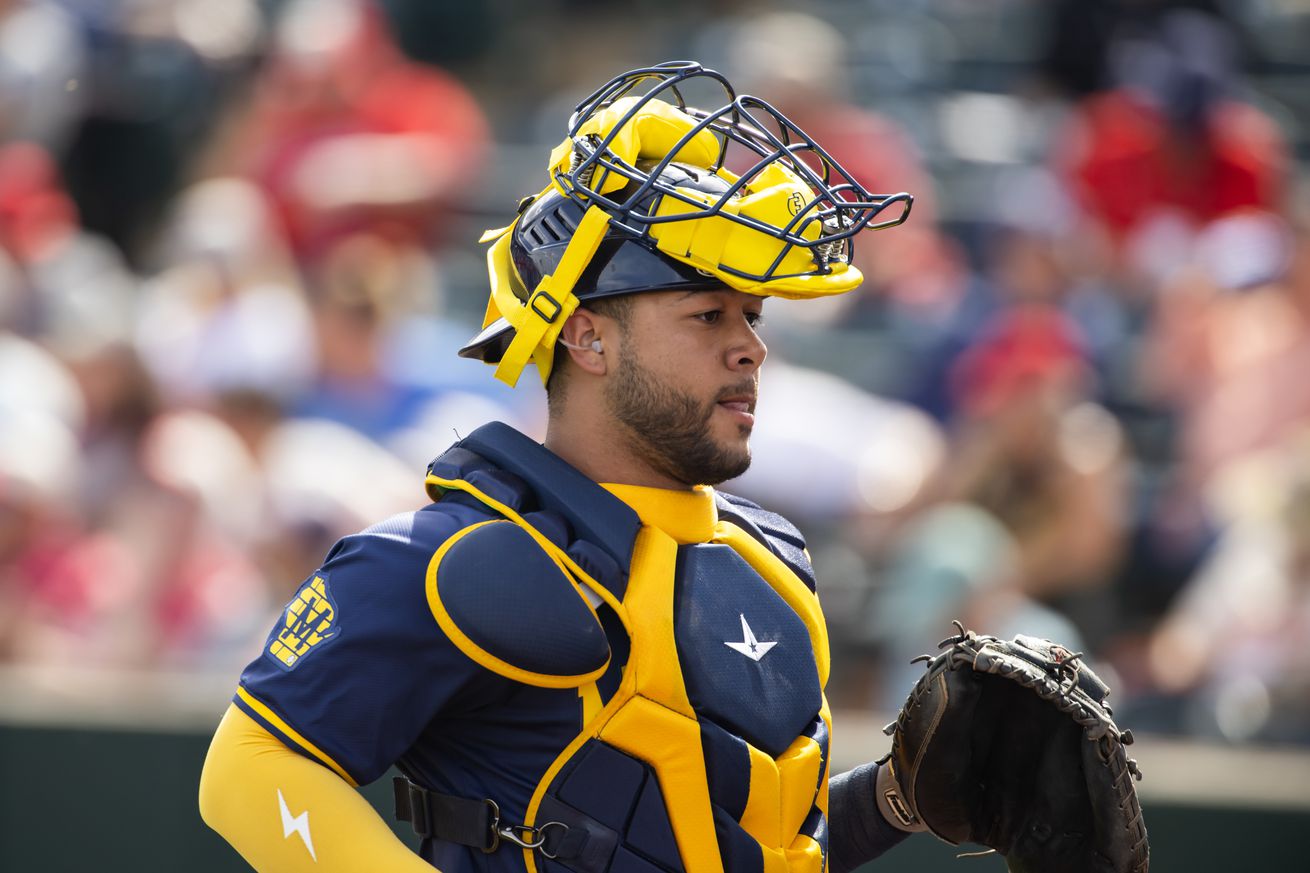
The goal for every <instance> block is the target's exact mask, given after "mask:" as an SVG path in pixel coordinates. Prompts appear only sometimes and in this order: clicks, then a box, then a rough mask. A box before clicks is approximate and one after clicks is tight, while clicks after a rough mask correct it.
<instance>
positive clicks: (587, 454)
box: [545, 398, 689, 491]
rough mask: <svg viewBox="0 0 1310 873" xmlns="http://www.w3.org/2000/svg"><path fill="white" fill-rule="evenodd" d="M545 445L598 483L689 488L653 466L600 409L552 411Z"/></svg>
mask: <svg viewBox="0 0 1310 873" xmlns="http://www.w3.org/2000/svg"><path fill="white" fill-rule="evenodd" d="M570 400H572V398H570ZM545 446H546V448H548V449H550V450H551V451H552V452H554V453H555V454H557V455H559V456H560V457H561V458H563V459H564V460H565V461H568V462H569V463H570V464H572V465H573V466H574V467H576V468H577V469H578V470H580V471H582V473H584V474H585V475H586V476H587V477H588V478H590V479H592V480H594V481H596V482H609V483H613V484H616V485H642V486H645V487H647V488H667V489H671V490H677V491H687V490H689V486H687V485H684V484H683V483H681V482H678V481H675V480H674V479H671V478H669V477H668V476H667V475H665V474H663V473H661V472H659V471H658V470H656V469H655V468H654V467H652V466H651V465H650V464H649V463H648V462H647V461H646V459H645V458H644V457H643V456H642V455H641V454H640V452H639V451H637V449H636V447H635V446H634V445H633V444H632V442H631V440H630V438H629V437H628V435H627V433H626V431H625V430H624V428H623V426H622V425H621V424H619V423H618V422H616V421H614V420H613V419H611V418H610V417H609V416H608V415H605V414H604V413H603V412H601V411H600V410H594V411H590V410H586V409H583V408H577V407H573V408H566V409H565V410H561V411H560V412H559V413H558V414H552V415H551V416H550V421H549V423H548V424H547V425H546V442H545Z"/></svg>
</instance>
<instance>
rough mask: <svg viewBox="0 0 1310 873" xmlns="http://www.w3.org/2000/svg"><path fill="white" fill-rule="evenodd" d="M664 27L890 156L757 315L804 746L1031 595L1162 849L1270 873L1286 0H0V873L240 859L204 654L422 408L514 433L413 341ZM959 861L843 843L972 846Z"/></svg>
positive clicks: (1307, 720)
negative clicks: (841, 225)
mask: <svg viewBox="0 0 1310 873" xmlns="http://www.w3.org/2000/svg"><path fill="white" fill-rule="evenodd" d="M673 58H695V59H697V60H700V61H702V62H703V63H705V64H707V65H709V66H713V67H715V68H717V69H720V70H722V71H724V72H726V73H728V74H729V76H730V78H731V79H732V81H733V82H734V83H735V84H737V85H738V87H739V88H740V89H742V90H744V91H748V92H752V93H759V94H761V95H762V96H765V97H766V98H768V99H770V100H772V101H774V102H775V103H776V104H777V105H779V107H780V108H782V109H783V111H784V112H786V113H787V114H788V115H790V116H791V117H792V118H793V119H794V120H795V121H797V122H798V123H799V124H800V125H801V126H802V127H804V128H805V129H807V130H808V131H809V132H811V133H812V134H814V135H815V136H816V138H817V139H818V140H819V141H820V142H821V143H823V144H825V145H827V146H828V147H829V148H830V149H831V150H832V151H833V152H834V153H835V155H836V156H837V157H838V159H839V160H841V161H842V162H843V163H845V164H846V166H847V167H848V168H850V169H851V170H853V171H854V173H855V174H856V176H857V177H858V178H860V179H861V180H862V181H863V182H865V184H867V185H869V186H870V187H872V188H873V189H874V190H880V191H884V192H887V193H891V192H894V191H899V190H909V191H911V192H913V193H914V194H915V195H916V197H917V201H916V206H915V209H914V215H913V217H912V218H911V221H910V222H909V224H908V225H906V226H905V227H903V228H900V229H897V230H894V231H891V232H888V233H886V234H881V235H876V236H873V237H871V238H867V239H865V240H864V241H863V242H862V244H861V246H860V248H859V251H858V258H859V263H860V265H861V266H862V268H863V269H864V270H865V272H866V275H868V276H869V277H870V279H869V282H868V283H867V284H866V286H865V287H864V288H863V289H862V290H861V291H859V292H856V293H855V294H852V295H848V296H847V297H845V298H843V299H840V300H836V301H831V302H826V303H809V304H801V305H799V306H794V305H787V304H785V303H784V302H782V301H772V302H771V303H770V305H769V306H768V307H767V309H768V312H767V316H768V317H767V325H766V328H765V330H766V339H767V341H768V342H769V344H770V352H771V354H770V363H769V367H768V369H767V371H766V376H765V380H764V386H763V395H762V398H761V405H760V423H759V426H758V429H757V438H756V464H755V466H754V467H753V468H752V470H751V471H750V472H749V473H748V474H747V475H746V476H745V477H743V479H742V480H740V481H739V482H737V483H734V486H733V487H732V489H731V490H736V491H738V492H740V493H743V494H744V495H746V496H750V497H753V498H756V499H758V500H760V501H761V502H764V503H765V504H766V505H769V506H770V507H773V508H776V509H778V510H779V511H781V512H783V513H785V514H787V515H789V516H791V517H792V518H793V519H795V520H796V521H797V522H798V523H799V524H800V526H801V527H802V529H804V530H806V532H807V534H808V535H809V537H810V542H811V551H812V553H813V556H814V562H815V564H816V566H817V568H818V571H819V575H820V583H821V594H822V596H823V597H824V600H825V603H826V609H827V612H828V616H829V619H830V621H831V623H832V632H833V644H834V649H835V650H836V651H835V655H836V663H837V667H836V669H835V670H834V674H833V684H832V687H831V697H832V700H833V703H834V707H835V709H837V711H838V716H837V738H836V754H837V756H838V759H839V763H845V764H850V763H854V762H857V761H861V760H866V759H868V758H871V757H876V756H878V755H880V754H881V753H882V752H883V751H884V750H885V749H886V740H885V738H884V737H883V736H882V735H881V733H879V732H878V730H877V727H878V726H879V725H881V724H882V723H883V721H885V720H886V719H887V718H889V717H890V714H891V713H893V712H894V711H895V709H896V708H897V706H898V705H899V701H900V699H901V698H902V696H903V695H904V693H905V691H906V690H907V689H908V686H909V684H910V682H911V681H912V679H913V676H914V675H915V674H914V670H913V669H912V668H910V667H909V666H908V663H907V662H908V660H909V658H910V657H912V656H914V655H917V654H919V653H920V652H921V651H923V650H924V649H926V648H930V647H931V646H932V644H933V643H934V642H935V641H936V640H937V639H939V638H940V637H942V636H944V635H945V632H946V631H947V630H948V629H949V628H948V623H949V619H951V618H954V617H959V618H962V619H964V620H965V622H966V624H968V625H970V626H972V627H975V628H977V629H980V630H985V631H988V632H991V633H996V634H998V635H1003V636H1008V635H1011V634H1013V633H1015V632H1019V631H1023V632H1028V633H1036V634H1039V635H1045V636H1050V637H1052V638H1055V639H1059V640H1062V641H1064V642H1066V643H1069V644H1070V645H1072V646H1075V647H1078V648H1080V649H1083V650H1085V651H1087V652H1089V653H1090V654H1091V655H1092V656H1093V657H1094V658H1095V662H1096V663H1097V665H1098V667H1099V668H1100V669H1101V670H1102V672H1103V675H1108V677H1109V678H1110V679H1111V684H1112V685H1113V686H1114V687H1115V700H1116V713H1117V714H1118V715H1119V716H1120V717H1121V718H1120V721H1121V723H1122V724H1125V725H1127V726H1131V727H1132V728H1133V729H1134V732H1135V733H1137V734H1138V735H1139V736H1140V737H1141V740H1140V742H1139V745H1138V746H1137V747H1135V749H1140V751H1139V752H1138V758H1139V759H1140V760H1141V763H1142V766H1143V769H1144V770H1145V771H1146V775H1147V778H1146V781H1145V782H1144V783H1143V785H1142V791H1143V797H1144V801H1145V803H1144V805H1145V807H1146V811H1147V823H1148V827H1150V828H1151V830H1152V836H1153V844H1154V853H1153V854H1154V856H1155V858H1154V860H1155V861H1156V869H1157V871H1181V870H1190V871H1209V870H1216V871H1218V870H1225V871H1226V870H1244V869H1255V868H1257V867H1262V866H1266V865H1274V864H1278V865H1279V867H1278V869H1289V870H1290V869H1306V862H1305V860H1304V852H1303V851H1302V850H1301V847H1300V843H1299V840H1298V835H1299V834H1301V833H1304V832H1305V829H1306V827H1307V826H1310V186H1308V185H1307V179H1308V176H1307V167H1308V162H1310V2H1307V0H1193V2H1183V0H1175V2H1169V0H864V2H837V0H822V2H808V3H800V2H795V3H790V4H788V3H775V4H764V3H757V2H746V0H736V2H734V0H701V2H695V3H693V2H688V0H661V2H654V0H647V2H634V3H628V4H615V3H604V2H599V0H538V2H535V3H516V2H511V0H490V2H484V3H467V2H447V0H385V2H383V0H376V2H374V0H221V2H218V0H0V870H4V871H11V870H12V871H19V870H28V869H43V870H51V871H64V870H70V871H71V870H74V869H78V870H80V869H87V868H90V867H93V868H94V869H97V870H103V871H119V870H166V871H171V870H183V869H185V870H188V871H209V870H213V871H220V870H223V871H235V870H241V869H245V868H244V866H243V864H242V863H241V862H240V859H239V858H238V857H237V856H236V855H235V853H233V852H232V851H231V850H230V849H229V848H227V847H226V845H225V844H223V843H222V842H221V841H220V840H218V838H217V837H215V836H214V835H212V834H210V833H208V832H207V831H206V830H204V829H203V826H202V825H201V823H200V821H199V818H198V815H197V813H196V812H195V800H194V797H195V784H196V780H197V778H198V773H199V766H200V761H201V759H202V758H203V755H204V750H205V746H206V743H207V739H208V735H209V732H210V731H211V730H212V728H213V726H214V725H215V723H216V721H217V718H218V716H219V714H220V713H221V711H222V710H223V708H224V707H225V704H226V701H227V699H228V697H229V695H230V694H231V691H232V688H233V685H234V682H235V680H236V677H237V675H238V673H239V671H240V669H241V667H242V665H243V664H244V663H245V662H246V661H248V660H249V659H250V658H251V657H252V656H254V655H255V654H256V653H257V652H258V650H259V645H260V642H261V641H262V639H263V636H264V634H265V633H266V631H267V629H268V627H270V626H271V622H272V621H273V620H274V617H275V616H276V614H277V612H278V609H279V607H280V605H281V604H282V603H283V601H284V600H285V598H286V597H287V596H288V595H289V594H290V592H291V591H293V590H294V589H295V587H296V586H297V585H298V584H299V583H300V581H301V580H302V579H303V578H304V577H305V575H306V574H307V573H308V572H310V571H311V570H312V569H313V567H314V566H315V565H316V564H317V562H318V560H319V558H320V556H321V555H322V554H323V553H324V552H325V551H326V549H327V548H328V547H329V546H330V545H331V543H332V542H333V541H334V540H335V539H336V538H337V537H338V536H341V535H343V534H345V533H349V532H352V531H354V530H357V529H358V528H360V527H362V526H364V525H367V524H369V523H371V522H372V521H375V520H377V519H379V518H382V517H385V516H386V515H388V514H390V513H391V512H393V511H399V510H403V509H406V508H412V507H413V506H414V505H416V503H417V502H419V501H421V500H422V499H423V497H422V472H423V468H424V466H425V465H426V463H427V461H428V460H429V459H430V458H431V457H432V456H433V455H435V454H436V453H437V452H439V451H440V450H441V449H442V448H444V447H445V446H446V445H447V444H449V442H451V441H452V440H453V439H454V436H455V434H456V433H465V432H467V431H468V430H470V429H472V428H473V427H475V426H476V425H477V424H479V423H481V422H483V421H486V420H489V419H492V418H500V419H503V420H507V421H509V422H511V423H513V424H515V425H517V426H519V427H520V428H522V429H524V430H526V431H527V432H529V433H534V434H538V435H540V434H541V433H542V432H543V430H544V403H543V402H542V399H541V397H540V396H539V392H537V391H534V390H533V389H532V388H531V387H528V386H526V385H525V388H524V389H523V390H521V391H518V392H511V391H509V390H506V389H502V388H501V387H500V386H498V384H496V383H494V382H493V381H492V379H491V378H490V373H489V371H485V370H483V369H482V367H481V365H478V364H474V363H472V362H468V361H462V360H459V359H457V358H456V357H455V356H454V350H455V349H456V348H457V346H458V345H459V344H460V342H461V341H462V340H463V339H465V338H466V337H467V336H469V335H471V333H472V332H473V331H474V329H475V328H476V326H477V325H478V324H480V319H481V315H482V307H483V305H484V302H485V293H486V290H485V288H486V285H485V273H484V268H483V257H482V252H481V251H480V250H479V247H478V246H477V245H476V239H477V236H478V234H479V233H480V232H481V231H482V230H483V229H485V228H488V227H496V226H500V225H502V224H504V223H505V222H506V221H507V217H508V216H510V215H512V210H513V207H514V205H515V203H516V202H517V201H518V199H519V198H520V197H521V196H523V195H525V194H529V193H532V192H535V191H536V190H538V189H539V188H540V187H541V185H542V184H543V183H544V182H543V180H544V168H545V162H546V155H547V153H548V150H549V148H550V147H551V146H553V145H554V144H555V143H556V142H558V141H559V139H560V138H561V137H562V136H563V133H564V124H565V119H566V117H567V114H568V112H569V110H570V109H571V108H572V105H573V104H574V102H576V101H577V100H578V99H580V98H581V97H582V96H585V94H586V93H588V92H589V91H590V90H591V89H592V88H594V87H596V86H597V85H599V84H600V83H601V82H602V81H604V80H606V79H608V78H609V77H610V76H612V75H615V74H617V73H619V72H622V71H623V70H626V69H629V68H631V67H634V66H638V65H640V64H646V63H652V62H657V61H661V60H667V59H673ZM529 381H530V380H529ZM380 788H381V791H379V786H375V787H374V788H373V789H370V796H371V797H374V798H379V799H380V798H384V797H385V791H386V787H385V786H380ZM920 843H922V844H923V845H920ZM952 854H953V853H952V851H951V850H950V849H949V847H945V846H939V845H936V844H932V843H931V841H927V840H913V841H910V843H907V844H905V845H904V846H902V847H899V848H898V849H896V850H894V851H893V852H892V853H891V854H889V855H888V856H886V858H885V859H884V860H883V861H882V862H880V864H879V865H877V869H897V868H898V866H899V868H901V869H916V870H922V871H929V870H937V869H956V867H955V866H954V865H956V864H967V865H969V866H970V868H971V869H972V868H979V869H987V870H999V869H1002V865H1001V864H1000V862H999V861H997V860H996V859H970V860H968V861H958V862H957V861H954V860H953V859H952V858H951V856H952Z"/></svg>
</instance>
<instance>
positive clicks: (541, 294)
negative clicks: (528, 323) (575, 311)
mask: <svg viewBox="0 0 1310 873" xmlns="http://www.w3.org/2000/svg"><path fill="white" fill-rule="evenodd" d="M547 303H548V304H550V306H551V307H553V308H552V309H550V310H549V311H546V310H543V309H542V305H543V304H547ZM528 305H529V306H531V307H532V311H533V312H535V313H537V315H539V316H540V317H541V320H542V321H544V322H546V324H553V323H554V322H555V319H557V318H559V314H560V313H561V312H563V311H564V305H563V304H561V303H560V302H559V301H558V300H556V299H555V298H554V297H551V296H550V295H549V294H547V293H546V292H545V291H537V292H536V293H534V294H533V295H532V297H531V299H530V300H529V301H528Z"/></svg>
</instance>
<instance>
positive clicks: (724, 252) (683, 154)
mask: <svg viewBox="0 0 1310 873" xmlns="http://www.w3.org/2000/svg"><path fill="white" fill-rule="evenodd" d="M636 99H637V98H633V97H625V98H623V99H621V100H616V101H615V102H614V103H613V104H612V105H610V106H607V107H605V108H604V109H602V110H600V111H599V112H597V113H596V114H595V115H594V116H592V117H591V118H589V119H587V121H586V122H584V123H583V125H582V126H581V127H580V128H579V129H578V132H577V134H576V135H575V136H574V137H573V138H570V139H565V140H564V141H563V142H562V143H560V144H559V145H558V146H557V147H556V148H555V150H554V151H553V152H551V156H550V162H551V177H552V178H553V179H554V180H555V181H554V182H553V183H552V184H554V185H555V186H556V188H557V189H558V190H559V191H560V192H561V193H563V194H570V193H582V194H585V193H586V192H585V191H576V192H570V191H566V190H565V188H564V184H567V178H568V176H567V174H568V173H569V172H570V171H571V170H572V169H573V166H574V164H573V161H574V157H575V156H574V149H575V146H574V143H575V142H576V141H577V140H579V139H581V138H582V137H585V136H589V135H595V136H600V137H605V136H609V135H610V134H611V132H612V131H613V129H614V126H615V125H617V124H619V122H621V121H622V120H623V116H624V115H625V114H626V113H627V112H628V110H630V109H631V108H632V106H633V104H634V103H635V101H636ZM700 123H701V122H699V121H698V120H697V119H695V118H693V117H692V116H690V115H688V114H687V113H685V112H683V111H682V110H681V109H678V108H677V107H675V106H672V105H670V104H668V103H665V102H664V101H662V100H648V101H647V102H646V103H645V105H643V106H642V108H641V111H640V112H639V113H638V114H637V115H636V116H635V117H633V118H631V119H629V120H628V122H627V123H626V124H624V125H623V126H622V127H621V128H619V130H618V131H617V132H614V134H613V139H611V140H610V142H609V144H608V147H607V148H608V150H609V151H610V152H611V153H613V155H614V156H615V157H617V158H618V159H619V160H620V161H622V162H624V163H627V164H629V165H631V166H636V164H637V162H638V161H639V160H660V159H663V158H664V157H665V156H666V155H667V154H668V153H669V152H670V151H672V149H673V147H674V146H675V145H677V143H678V141H679V140H680V139H681V138H682V137H684V136H686V135H687V133H688V132H690V131H691V130H692V129H694V128H695V127H696V126H697V125H699V124H700ZM721 152H722V144H721V143H720V142H719V140H718V138H717V137H716V136H715V135H714V134H713V133H711V132H710V130H709V129H708V128H702V129H701V130H700V131H699V132H698V133H697V134H696V135H695V136H693V137H692V138H691V139H690V140H689V141H688V142H687V143H686V144H684V145H683V146H682V148H680V149H678V152H677V154H676V155H674V157H673V159H672V160H673V161H674V162H677V163H681V164H686V165H689V166H693V167H701V168H704V169H706V170H707V171H708V169H709V168H710V167H713V166H715V165H716V164H718V163H719V162H720V159H721ZM716 172H717V174H718V175H719V176H720V177H722V178H723V179H725V180H727V181H728V182H729V183H731V182H736V181H737V176H735V175H733V174H732V173H731V172H729V171H728V170H726V169H723V168H720V169H718V170H717V171H716ZM631 181H632V179H631V178H629V177H628V176H625V175H623V174H622V173H618V172H613V171H610V170H608V169H606V168H605V167H604V166H602V165H601V164H599V163H598V164H597V165H596V169H595V175H594V176H593V178H592V181H591V183H590V184H589V186H588V187H589V188H590V189H591V190H592V191H595V192H597V193H600V194H608V193H610V192H612V191H616V190H618V189H620V188H622V187H623V186H624V185H627V184H628V183H630V182H631ZM677 191H678V192H679V193H681V194H683V195H685V196H686V197H688V198H690V199H691V200H692V201H694V203H687V202H683V201H681V200H679V199H678V198H676V197H670V196H664V197H661V198H660V199H659V201H658V205H657V207H656V210H655V215H656V216H659V217H667V216H676V215H679V214H682V213H688V214H690V213H694V212H698V211H700V209H701V206H699V205H695V204H703V205H704V206H705V207H709V206H712V205H713V204H714V203H715V202H716V201H717V199H718V198H716V197H715V196H713V195H710V194H705V193H703V192H701V191H696V190H693V189H690V188H683V187H678V188H677ZM814 196H815V192H814V190H813V189H812V188H811V187H810V186H809V185H808V184H807V183H806V182H805V180H804V179H802V178H801V177H800V176H799V175H797V174H796V173H795V172H794V171H793V170H792V169H791V168H789V167H787V166H786V165H785V164H783V163H781V162H779V161H774V162H773V163H770V164H767V165H766V166H764V167H763V168H761V169H760V171H759V172H758V173H756V174H755V176H754V177H753V178H751V180H750V183H749V185H747V186H746V187H744V188H743V189H742V190H741V192H740V194H739V195H737V196H734V197H733V198H731V199H730V200H729V201H728V202H727V203H725V204H723V206H722V211H723V212H725V213H729V214H732V215H741V216H744V217H747V218H751V219H754V220H756V221H759V222H761V223H762V224H766V225H771V226H773V227H776V228H780V229H781V228H784V227H787V226H788V225H789V224H791V223H792V222H793V221H794V220H795V216H796V212H797V210H799V209H801V208H804V207H805V206H808V205H809V204H810V202H811V201H812V200H813V199H814ZM793 232H795V233H796V234H797V235H798V236H801V237H803V238H804V239H808V240H814V239H817V238H818V237H819V235H820V234H821V233H822V232H823V227H822V223H821V222H820V221H818V220H817V219H816V218H813V217H809V216H807V217H806V218H804V219H802V220H801V221H800V222H797V225H796V228H794V229H793ZM650 236H651V238H652V239H653V240H655V242H656V244H657V245H658V246H659V249H660V251H662V252H664V253H665V254H667V255H668V256H669V257H671V258H674V259H675V260H678V261H681V262H683V263H685V264H690V265H691V266H693V267H697V268H698V269H701V270H704V271H706V272H708V273H710V274H712V275H714V276H715V277H716V278H718V279H720V280H722V281H723V283H724V284H725V285H727V286H728V287H729V288H733V289H735V290H737V291H743V292H745V293H747V294H755V295H758V296H761V297H766V296H778V297H790V298H794V299H803V298H808V297H826V296H829V295H832V294H841V293H843V292H846V291H850V290H851V289H853V288H855V287H856V286H858V285H859V284H860V283H861V282H863V281H864V276H863V275H862V274H861V273H860V271H859V270H858V269H856V268H855V267H853V266H851V265H849V264H845V263H841V262H839V261H834V262H832V263H830V264H828V265H827V270H826V272H819V269H820V268H819V267H818V265H817V264H816V262H815V260H814V256H813V254H812V251H811V249H809V248H806V247H805V246H791V247H790V249H789V251H787V253H786V255H785V256H784V257H783V258H782V260H781V262H780V263H779V264H778V266H777V268H775V269H772V270H771V269H770V268H771V267H773V263H774V261H775V260H777V259H778V256H779V254H781V253H782V251H783V249H784V247H787V243H785V242H783V241H782V240H780V239H778V238H777V237H775V236H773V235H772V234H769V233H765V232H762V231H759V230H756V229H754V228H752V227H749V226H747V225H745V224H741V223H739V222H737V221H734V220H732V219H730V218H725V217H722V216H717V215H715V216H706V217H701V218H687V219H685V220H682V221H667V222H661V223H655V224H652V225H651V227H650ZM770 272H772V273H774V274H776V276H777V277H776V278H773V279H770V280H768V281H760V280H759V279H750V278H746V277H743V276H742V275H739V274H741V273H746V274H749V275H754V276H760V275H766V274H768V273H770Z"/></svg>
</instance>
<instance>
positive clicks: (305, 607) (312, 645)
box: [265, 573, 341, 670]
mask: <svg viewBox="0 0 1310 873" xmlns="http://www.w3.org/2000/svg"><path fill="white" fill-rule="evenodd" d="M340 632H341V626H340V624H339V622H338V620H337V604H336V601H335V600H333V599H332V593H331V591H330V590H329V589H328V579H327V574H325V573H317V574H315V575H314V576H312V577H310V578H309V580H308V581H306V582H305V584H303V585H301V586H300V590H299V591H297V592H296V596H295V597H293V598H291V602H290V603H288V604H287V608H286V610H285V611H284V612H283V613H282V621H281V623H280V624H279V625H278V626H277V627H276V628H275V629H274V631H273V635H272V638H271V639H270V640H269V643H268V648H267V649H266V650H265V651H266V653H267V654H268V656H269V657H270V658H272V659H273V661H274V662H276V663H277V665H278V666H279V667H281V668H282V669H283V670H293V669H295V667H296V665H297V664H299V663H300V662H301V661H303V660H304V659H305V658H307V657H308V656H309V655H311V654H312V653H313V652H315V651H316V650H318V649H321V648H322V647H323V646H325V645H327V644H328V643H330V642H331V641H332V640H334V639H335V638H336V637H337V635H338V634H339V633H340Z"/></svg>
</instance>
